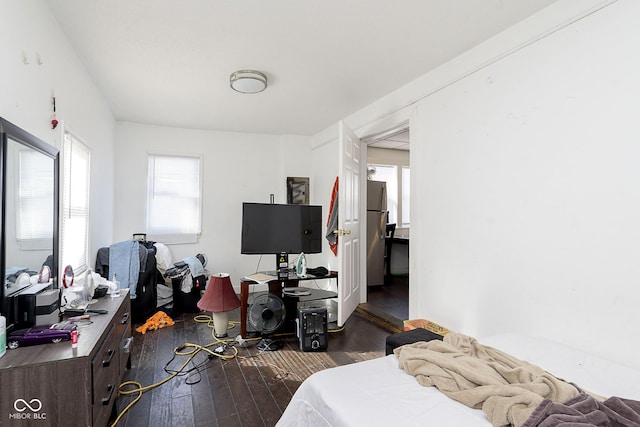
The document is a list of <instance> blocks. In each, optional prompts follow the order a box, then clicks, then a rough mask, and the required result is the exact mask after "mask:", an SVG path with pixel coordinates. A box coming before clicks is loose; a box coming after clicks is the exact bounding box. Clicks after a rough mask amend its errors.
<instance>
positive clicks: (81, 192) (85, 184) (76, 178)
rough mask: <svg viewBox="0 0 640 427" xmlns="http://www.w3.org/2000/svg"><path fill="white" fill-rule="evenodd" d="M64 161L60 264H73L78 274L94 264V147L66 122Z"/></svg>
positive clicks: (63, 142)
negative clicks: (91, 233)
mask: <svg viewBox="0 0 640 427" xmlns="http://www.w3.org/2000/svg"><path fill="white" fill-rule="evenodd" d="M62 165H63V166H62V186H61V187H62V203H61V215H60V225H61V238H60V242H61V244H60V249H61V250H60V265H61V266H66V265H70V266H71V267H72V268H73V271H74V273H75V274H76V275H78V274H80V273H83V272H85V271H87V270H88V269H89V268H90V265H89V221H90V218H91V217H90V205H91V199H90V194H91V150H90V149H89V147H88V146H87V145H86V144H85V143H84V142H83V140H82V139H81V138H79V137H78V136H77V135H76V134H74V133H73V132H72V131H71V130H70V129H69V128H68V127H66V126H65V128H64V131H63V141H62ZM60 271H62V270H60Z"/></svg>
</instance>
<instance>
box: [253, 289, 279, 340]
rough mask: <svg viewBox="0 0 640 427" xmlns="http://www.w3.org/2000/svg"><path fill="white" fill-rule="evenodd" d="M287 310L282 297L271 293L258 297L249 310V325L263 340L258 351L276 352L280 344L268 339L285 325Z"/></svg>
mask: <svg viewBox="0 0 640 427" xmlns="http://www.w3.org/2000/svg"><path fill="white" fill-rule="evenodd" d="M285 315H286V310H285V308H284V302H283V301H282V299H281V298H280V297H278V296H277V295H274V294H270V293H264V294H260V295H258V296H257V297H256V298H255V299H254V300H253V304H252V305H251V308H250V309H249V316H248V318H249V319H248V320H249V324H250V325H251V326H252V327H253V329H255V330H256V331H258V332H260V335H261V336H262V339H261V340H260V342H258V344H257V346H256V347H257V348H258V350H263V351H275V350H278V349H279V348H280V343H278V342H277V341H274V340H272V339H269V338H267V337H268V336H269V335H270V334H273V333H274V332H276V331H277V330H278V329H280V327H281V326H282V324H283V323H284V320H285Z"/></svg>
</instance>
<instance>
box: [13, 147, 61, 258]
mask: <svg viewBox="0 0 640 427" xmlns="http://www.w3.org/2000/svg"><path fill="white" fill-rule="evenodd" d="M17 159H18V164H17V170H18V173H17V179H18V186H17V187H18V194H17V209H16V240H17V242H18V245H19V246H20V249H21V250H42V249H51V247H52V245H53V234H52V233H51V230H53V216H52V214H51V211H50V210H43V209H42V207H43V206H52V203H53V190H54V185H53V184H54V183H53V162H52V161H51V159H50V158H49V157H47V156H44V155H42V154H41V153H39V152H38V151H35V150H31V149H19V151H18V156H17Z"/></svg>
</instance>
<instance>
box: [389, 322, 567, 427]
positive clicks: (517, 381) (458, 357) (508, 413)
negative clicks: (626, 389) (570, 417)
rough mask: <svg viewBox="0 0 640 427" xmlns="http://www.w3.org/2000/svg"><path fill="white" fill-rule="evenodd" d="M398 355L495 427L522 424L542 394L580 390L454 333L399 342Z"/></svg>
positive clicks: (554, 396)
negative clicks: (411, 341)
mask: <svg viewBox="0 0 640 427" xmlns="http://www.w3.org/2000/svg"><path fill="white" fill-rule="evenodd" d="M395 354H396V356H398V359H399V363H400V367H401V368H402V369H404V370H405V371H407V372H408V373H409V374H411V375H414V376H415V377H416V378H417V379H418V382H419V383H420V384H422V385H424V386H435V387H437V388H438V390H440V391H441V392H442V393H444V394H445V395H447V396H448V397H450V398H452V399H455V400H457V401H458V402H460V403H463V404H465V405H467V406H469V407H471V408H476V409H482V410H483V412H484V413H485V414H486V416H487V418H488V419H489V421H490V422H491V423H492V424H493V425H494V426H504V425H513V426H520V425H522V423H524V422H525V421H526V420H527V418H528V417H529V415H531V413H532V412H533V410H534V409H535V408H536V407H537V406H538V405H539V404H540V403H541V402H542V400H543V399H545V398H546V399H550V400H552V401H553V402H564V401H566V400H568V399H570V398H572V397H574V396H577V395H578V390H577V389H576V387H574V386H573V385H571V384H569V383H567V382H565V381H562V380H560V379H558V378H556V377H554V376H553V375H551V374H549V373H548V372H546V371H545V370H543V369H542V368H539V367H537V366H535V365H532V364H530V363H528V362H525V361H522V360H518V359H516V358H515V357H512V356H510V355H508V354H506V353H503V352H501V351H500V350H496V349H494V348H491V347H488V346H483V345H481V344H479V343H478V342H477V341H476V340H475V338H471V337H468V336H466V335H462V334H457V333H454V332H451V333H449V334H447V335H446V336H445V337H444V341H439V340H433V341H429V342H417V343H415V344H410V345H405V346H402V347H399V348H397V349H396V350H395Z"/></svg>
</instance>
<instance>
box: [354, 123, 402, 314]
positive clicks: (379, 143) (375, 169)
mask: <svg viewBox="0 0 640 427" xmlns="http://www.w3.org/2000/svg"><path fill="white" fill-rule="evenodd" d="M362 140H363V142H364V143H366V145H367V165H368V167H367V170H368V176H367V178H368V179H367V184H368V191H367V230H368V231H367V243H366V248H367V285H368V286H367V309H369V310H370V311H372V312H374V314H377V315H379V316H382V317H384V318H386V319H388V320H390V321H392V322H393V321H395V322H396V323H400V324H401V322H402V321H403V320H406V319H408V314H409V286H410V278H409V239H410V216H409V212H410V198H409V194H410V191H409V190H410V163H409V152H410V144H409V141H410V130H409V125H408V123H405V124H403V125H401V126H398V127H396V128H394V129H390V130H387V131H385V132H382V133H379V134H377V135H373V136H370V137H366V138H363V139H362ZM381 188H382V190H381ZM381 191H382V192H384V193H385V195H384V196H381V194H380V193H381ZM380 198H385V199H386V200H385V201H384V202H383V203H382V208H383V209H382V210H383V216H382V217H380V216H379V213H378V212H379V210H380V205H381V203H380V202H379V200H378V199H380ZM381 244H382V246H383V249H382V250H381V248H380V245H381Z"/></svg>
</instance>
